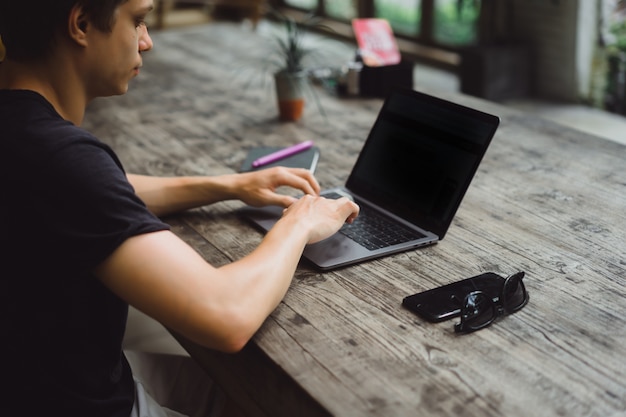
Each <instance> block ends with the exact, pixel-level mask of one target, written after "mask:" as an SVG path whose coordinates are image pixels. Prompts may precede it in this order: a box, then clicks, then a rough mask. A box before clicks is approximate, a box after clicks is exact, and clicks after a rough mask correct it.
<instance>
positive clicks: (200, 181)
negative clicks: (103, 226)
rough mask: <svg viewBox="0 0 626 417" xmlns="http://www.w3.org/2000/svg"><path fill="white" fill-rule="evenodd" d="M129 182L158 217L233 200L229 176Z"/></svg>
mask: <svg viewBox="0 0 626 417" xmlns="http://www.w3.org/2000/svg"><path fill="white" fill-rule="evenodd" d="M128 180H129V182H130V183H131V184H132V186H133V187H134V188H135V192H136V193H137V195H138V196H139V198H141V199H142V200H143V202H144V203H145V204H146V206H147V207H148V209H149V210H150V211H152V212H153V213H154V214H155V215H157V216H164V215H167V214H171V213H175V212H179V211H183V210H187V209H191V208H195V207H200V206H204V205H208V204H212V203H215V202H217V201H222V200H226V199H231V198H233V196H232V194H231V192H230V191H229V190H230V189H231V187H230V186H229V176H223V177H151V176H145V175H135V174H128Z"/></svg>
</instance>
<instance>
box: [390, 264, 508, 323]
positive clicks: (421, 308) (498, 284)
mask: <svg viewBox="0 0 626 417" xmlns="http://www.w3.org/2000/svg"><path fill="white" fill-rule="evenodd" d="M503 283H504V278H503V277H501V276H500V275H498V274H495V273H493V272H485V273H483V274H480V275H476V276H475V277H471V278H465V279H462V280H460V281H456V282H452V283H450V284H446V285H443V286H441V287H437V288H433V289H430V290H426V291H423V292H420V293H417V294H413V295H409V296H407V297H405V298H404V299H403V300H402V305H403V306H404V307H405V308H407V309H409V310H411V311H412V312H414V313H416V314H417V315H418V316H420V317H422V318H424V319H426V320H428V321H430V322H433V323H436V322H440V321H444V320H448V319H451V318H453V317H457V316H458V315H460V314H461V304H462V303H463V300H464V299H465V296H466V295H467V294H469V293H470V292H472V291H484V292H486V293H487V294H488V295H490V296H491V298H492V299H496V298H498V297H499V296H500V291H501V290H502V285H503Z"/></svg>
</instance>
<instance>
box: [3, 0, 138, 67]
mask: <svg viewBox="0 0 626 417" xmlns="http://www.w3.org/2000/svg"><path fill="white" fill-rule="evenodd" d="M127 1H128V0H0V37H2V43H3V44H4V46H5V48H6V58H7V59H14V60H18V61H27V60H37V59H41V58H43V57H45V56H46V54H47V53H48V52H49V51H50V49H51V48H52V46H53V45H54V41H55V39H56V37H57V36H59V35H60V34H62V33H63V31H65V30H66V27H67V19H68V17H69V13H70V10H71V9H72V7H73V6H74V5H75V4H79V5H81V6H82V8H83V11H84V12H85V15H86V16H87V19H89V21H90V22H91V23H92V24H93V25H94V26H95V27H96V28H98V29H99V30H102V31H106V32H108V31H110V30H111V28H112V25H113V23H114V22H115V10H116V9H117V7H118V6H119V5H120V4H122V3H125V2H127Z"/></svg>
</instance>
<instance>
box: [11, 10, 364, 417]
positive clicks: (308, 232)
mask: <svg viewBox="0 0 626 417" xmlns="http://www.w3.org/2000/svg"><path fill="white" fill-rule="evenodd" d="M152 8H153V3H152V0H54V1H50V0H20V1H16V0H0V36H1V37H2V40H3V43H4V46H5V48H6V57H5V60H4V61H3V62H2V63H1V64H0V173H1V175H2V178H3V187H2V191H3V192H2V195H3V196H2V203H0V214H1V217H2V219H3V220H4V227H3V231H2V233H1V234H0V245H1V247H2V248H3V249H2V252H0V253H1V255H0V260H1V261H2V264H1V268H2V272H1V275H0V286H1V289H0V313H1V317H2V318H1V319H0V320H1V322H0V324H1V327H0V328H1V329H2V331H3V337H2V339H3V341H2V343H1V344H0V345H1V346H2V348H0V361H1V365H0V369H1V374H2V379H3V384H2V385H3V388H2V389H1V390H0V415H2V416H36V415H60V416H129V415H131V411H132V413H133V415H150V414H149V412H150V411H146V410H142V409H141V408H142V407H143V404H144V402H143V400H141V399H138V395H139V394H138V392H139V391H137V390H138V388H136V387H135V383H134V382H133V377H132V373H131V370H130V367H129V365H128V362H127V361H126V358H125V357H124V354H123V353H122V351H121V340H122V336H123V333H124V326H125V320H126V314H127V310H128V304H131V305H133V306H135V307H137V308H138V309H139V310H141V311H143V312H145V313H147V314H149V315H150V316H152V317H153V318H155V319H157V320H158V321H160V322H161V323H163V324H164V325H165V326H167V327H169V328H171V329H174V330H175V331H177V332H179V333H181V334H183V335H184V336H186V337H187V338H189V339H192V340H194V341H196V342H198V343H200V344H203V345H205V346H207V347H210V348H214V349H218V350H222V351H225V352H236V351H238V350H240V349H241V348H242V347H243V346H244V345H245V344H246V343H247V341H248V340H249V339H250V338H251V337H252V335H253V334H254V333H255V332H256V330H257V329H258V328H259V327H260V325H261V324H262V323H263V321H264V320H265V319H266V318H267V316H268V315H269V314H270V313H271V312H272V310H273V309H274V308H275V307H276V306H277V305H278V303H279V302H280V300H281V299H282V297H283V296H284V294H285V292H286V291H287V289H288V286H289V284H290V281H291V278H292V276H293V273H294V271H295V268H296V266H297V263H298V260H299V258H300V255H301V252H302V250H303V248H304V246H305V245H306V244H307V243H313V242H316V241H319V240H321V239H324V238H326V237H328V236H330V235H331V234H333V233H334V232H335V231H337V230H338V229H339V228H340V227H341V225H342V224H343V223H344V222H345V221H348V222H350V221H352V219H353V218H354V217H355V216H356V215H357V213H358V207H357V206H356V205H355V204H354V203H352V202H350V201H348V200H347V199H342V200H337V201H333V200H326V199H323V198H321V197H319V196H317V194H318V192H319V185H318V184H317V182H316V181H315V179H314V178H313V177H312V175H311V174H310V173H309V172H308V171H306V170H297V169H272V170H264V171H261V172H258V173H252V174H235V175H225V176H219V177H187V178H154V177H147V176H139V175H131V174H128V175H126V174H125V173H124V171H123V168H122V167H121V165H120V163H119V161H118V159H117V158H116V156H115V154H114V153H113V151H112V150H111V149H110V148H109V147H107V146H106V145H104V144H102V143H101V142H99V141H98V140H97V139H96V138H95V137H93V136H92V135H91V134H89V133H88V132H86V131H84V130H82V129H81V128H79V127H78V126H79V125H80V124H81V121H82V119H83V116H84V111H85V107H86V105H87V104H88V103H89V102H90V100H92V99H94V98H95V97H100V96H109V95H115V94H123V93H124V92H126V91H127V89H128V83H129V81H130V80H131V79H132V78H133V77H135V76H137V75H138V74H139V69H140V67H141V65H142V53H143V52H147V51H149V50H150V49H151V48H152V40H151V39H150V37H149V35H148V31H147V28H146V26H145V23H144V19H145V17H146V15H147V14H148V12H149V11H150V10H151V9H152ZM285 185H286V186H291V187H294V188H296V189H299V190H301V191H302V192H303V193H304V194H305V195H304V197H302V198H300V199H298V200H296V199H294V198H292V197H289V196H284V195H279V194H277V193H276V192H275V191H274V190H275V189H276V188H277V187H279V186H285ZM227 199H241V200H243V201H244V202H246V203H248V204H251V205H257V206H258V205H267V204H278V205H282V206H284V207H286V210H285V214H284V215H283V218H282V219H281V220H280V221H279V222H278V223H277V224H276V226H275V227H274V228H273V229H272V230H271V231H270V232H269V233H268V234H267V235H266V237H265V238H264V240H263V241H262V243H261V244H260V245H259V247H258V248H256V249H255V250H254V251H253V252H252V253H250V254H249V255H248V256H246V257H244V258H243V259H241V260H238V261H236V262H233V263H231V264H229V265H226V266H223V267H221V268H215V267H213V266H211V265H209V264H207V263H206V262H205V261H204V260H203V259H202V258H201V257H200V256H199V255H198V254H197V253H196V252H195V251H194V250H193V249H192V248H190V247H189V246H187V245H186V244H185V243H184V242H182V241H181V240H180V239H178V238H177V237H176V235H174V234H173V233H171V232H170V231H169V228H168V226H167V225H166V224H164V223H162V222H161V221H160V220H159V219H158V218H157V217H156V216H160V215H165V214H168V213H172V212H176V211H180V210H185V209H189V208H192V207H197V206H201V205H205V204H211V203H214V202H216V201H220V200H227ZM142 413H143V414H142ZM146 413H148V414H146ZM159 415H161V414H159Z"/></svg>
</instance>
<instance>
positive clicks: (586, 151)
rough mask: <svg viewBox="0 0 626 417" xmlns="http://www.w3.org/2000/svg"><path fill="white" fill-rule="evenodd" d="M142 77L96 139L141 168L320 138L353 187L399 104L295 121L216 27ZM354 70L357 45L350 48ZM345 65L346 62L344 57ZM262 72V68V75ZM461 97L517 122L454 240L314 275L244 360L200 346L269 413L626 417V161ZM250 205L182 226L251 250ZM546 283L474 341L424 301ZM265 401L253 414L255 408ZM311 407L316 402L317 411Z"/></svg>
mask: <svg viewBox="0 0 626 417" xmlns="http://www.w3.org/2000/svg"><path fill="white" fill-rule="evenodd" d="M153 38H154V41H155V48H154V50H153V51H151V52H149V53H147V54H146V55H145V66H144V68H143V72H142V75H141V76H140V77H139V78H138V79H137V80H135V81H134V82H133V85H132V86H131V91H130V92H129V93H128V94H127V95H125V96H123V97H116V98H111V99H104V100H98V101H96V102H94V103H93V104H92V105H91V106H90V109H89V112H88V116H87V119H86V122H85V126H86V127H87V128H88V129H89V130H91V131H93V132H95V133H96V134H97V135H98V136H99V137H100V138H101V139H102V140H104V141H105V142H107V143H110V144H111V145H112V146H113V147H114V148H115V150H116V151H117V152H118V154H119V156H120V158H121V159H122V161H123V163H124V164H125V166H126V168H127V169H128V171H131V172H139V173H147V174H155V175H183V174H188V175H201V174H212V175H213V174H215V175H217V174H222V173H230V172H233V171H237V170H238V168H239V166H240V164H241V162H242V161H243V160H244V158H245V154H246V151H247V149H248V148H250V147H252V146H256V145H274V146H281V145H288V144H291V143H294V142H295V141H301V140H307V139H313V140H315V141H316V144H318V145H319V146H320V147H321V149H322V157H321V160H320V163H319V165H318V171H317V176H318V179H319V181H320V182H321V184H322V185H323V186H325V187H329V186H334V185H339V184H341V183H343V182H344V181H345V179H346V178H347V175H348V173H349V170H350V168H351V166H352V164H353V163H354V161H355V160H356V157H357V155H358V152H359V150H360V149H361V146H362V144H363V142H364V139H365V137H366V135H367V132H368V131H369V128H370V127H371V125H372V123H373V121H374V118H375V116H376V113H377V112H378V109H379V108H380V106H381V104H382V101H381V100H378V99H367V100H355V99H349V100H348V99H340V98H337V97H334V96H332V95H331V94H329V93H327V92H325V91H323V90H321V89H319V90H318V95H319V99H320V100H321V102H322V104H323V106H324V108H325V110H326V114H327V116H326V118H324V117H323V116H322V115H320V114H319V113H318V112H317V110H316V109H315V107H314V106H312V105H311V104H309V105H308V107H307V110H306V113H305V116H304V119H303V120H302V121H301V122H298V123H292V124H284V123H279V122H278V120H277V111H276V107H275V105H274V96H273V92H272V91H271V88H270V87H268V86H267V85H265V84H264V83H263V82H257V81H255V80H251V78H255V77H258V78H263V77H261V76H260V75H255V74H256V73H255V71H261V70H260V69H259V68H260V67H261V66H262V65H261V63H262V62H263V57H264V56H265V52H264V51H265V49H264V45H265V43H266V42H267V40H265V38H263V26H261V27H260V34H258V33H255V32H251V31H246V30H244V29H241V28H240V27H237V26H233V25H223V24H212V25H209V26H201V27H196V28H191V29H185V30H176V31H169V32H162V33H156V34H154V35H153ZM328 49H329V54H330V53H335V54H336V55H335V56H336V57H338V58H336V59H337V61H336V62H335V63H337V62H343V61H342V60H346V59H349V57H350V56H351V53H352V49H351V48H350V47H349V46H345V45H335V44H333V45H332V48H331V47H329V48H328ZM342 54H345V55H342ZM261 72H262V71H261ZM442 96H443V97H444V98H448V99H450V100H453V101H457V102H461V103H463V104H467V105H470V106H472V107H477V108H480V109H482V110H484V111H487V112H490V113H494V114H497V115H499V116H500V117H501V119H502V123H501V127H500V128H499V130H498V132H497V134H496V137H495V138H494V140H493V143H492V145H491V146H490V149H489V151H488V152H487V154H486V156H485V158H484V160H483V162H482V164H481V167H480V168H479V171H478V173H477V175H476V177H475V178H474V181H473V182H472V185H471V187H470V189H469V191H468V193H467V195H466V197H465V199H464V201H463V204H462V205H461V208H460V209H459V211H458V213H457V216H456V218H455V220H454V222H453V225H452V226H451V228H450V230H449V232H448V234H447V235H446V237H445V239H444V240H443V241H442V242H440V243H438V244H436V245H434V246H431V247H427V248H423V249H420V250H416V251H411V252H406V253H402V254H398V255H395V256H391V257H388V258H384V259H379V260H375V261H371V262H367V263H363V264H361V265H356V266H352V267H348V268H344V269H341V270H338V271H333V272H326V273H320V272H317V271H315V270H313V269H311V267H310V266H308V265H307V264H305V263H302V264H301V265H300V267H299V269H298V271H297V273H296V275H295V277H294V280H293V283H292V285H291V289H290V291H289V292H288V294H287V296H286V298H285V299H284V301H283V303H281V305H280V306H279V307H278V308H277V309H276V311H275V312H274V313H273V314H272V316H271V317H270V318H269V319H268V320H267V321H266V323H265V324H264V325H263V327H262V328H261V329H260V331H259V332H258V334H257V335H256V336H255V338H254V340H253V341H252V342H251V345H250V346H249V347H248V348H246V349H245V350H244V351H243V352H242V353H240V354H238V355H232V356H231V355H227V357H225V356H224V355H221V354H218V353H216V352H211V351H209V350H206V349H203V348H200V347H198V346H195V345H193V344H190V343H189V342H188V341H185V340H184V339H181V342H182V343H183V345H185V346H186V347H187V348H188V349H189V350H190V352H192V355H193V356H194V357H196V358H198V360H200V362H202V363H204V364H205V366H207V369H208V370H209V371H210V372H211V373H212V374H213V375H214V376H215V378H216V379H217V380H218V381H219V382H220V383H221V384H222V385H223V386H224V388H225V390H227V391H228V392H230V393H231V394H233V395H235V396H237V397H238V398H240V399H241V400H242V401H243V403H242V404H244V407H245V408H246V409H247V410H248V411H249V412H250V413H251V415H271V416H281V415H305V414H304V411H303V407H304V408H306V410H307V414H306V415H335V416H434V417H437V416H442V417H443V416H476V417H478V416H481V417H482V416H598V417H600V416H602V417H604V416H609V417H617V416H621V415H626V256H625V255H626V250H625V249H626V244H625V242H626V226H625V224H626V214H625V210H624V208H625V207H626V169H625V164H624V161H625V159H626V147H624V146H622V145H619V144H615V143H612V142H607V141H603V140H601V139H598V138H594V137H592V136H589V135H586V134H583V133H580V132H576V131H573V130H570V129H567V128H564V127H562V126H557V125H555V124H553V123H551V122H548V121H544V120H541V119H538V118H536V117H535V116H530V115H526V114H523V113H519V112H516V111H513V110H510V109H506V108H504V107H501V106H499V105H497V104H494V103H488V102H485V101H482V100H479V99H474V98H470V97H465V96H460V95H455V94H443V95H442ZM240 206H241V203H239V202H225V203H220V204H216V205H214V206H211V207H206V208H202V209H198V210H193V211H190V212H188V213H184V214H182V215H180V216H176V217H173V218H171V219H169V220H171V222H172V224H173V226H174V228H173V230H174V231H175V232H176V233H178V234H179V235H180V236H181V237H182V238H183V239H185V240H186V241H187V242H188V243H190V244H191V245H192V246H194V247H195V248H196V249H197V250H198V251H199V252H200V253H201V254H202V256H204V257H205V259H207V261H209V262H211V263H213V264H216V265H221V264H224V263H227V262H230V261H233V260H236V259H239V258H241V257H243V256H245V255H246V254H247V253H249V252H250V251H251V250H252V249H253V248H254V247H255V246H256V245H257V244H258V243H259V242H260V240H261V239H262V235H261V234H260V233H258V232H257V231H256V230H254V229H253V228H252V227H250V226H249V225H248V224H246V223H245V222H244V221H243V220H242V219H240V218H239V217H238V216H237V215H236V214H235V213H234V210H235V209H236V208H237V207H240ZM517 270H524V271H526V278H525V283H526V286H527V288H528V291H529V293H530V302H529V304H528V306H527V307H526V308H524V309H523V310H521V311H520V312H518V313H516V314H514V315H511V316H508V317H505V318H502V319H501V320H498V321H497V322H496V323H495V324H494V325H492V326H491V327H489V328H487V329H485V330H482V331H480V332H476V333H473V334H470V335H464V336H458V335H456V334H455V333H454V331H453V322H444V323H439V324H431V323H427V322H425V321H423V320H421V319H419V318H417V317H416V316H414V315H412V314H411V313H410V312H408V311H406V310H404V309H403V308H402V307H401V305H400V303H401V300H402V298H403V297H404V296H406V295H408V294H411V293H414V292H418V291H422V290H425V289H428V288H432V287H435V286H438V285H442V284H446V283H449V282H451V281H455V280H458V279H461V278H464V277H468V276H471V275H476V274H478V273H481V272H484V271H494V272H497V273H500V274H502V275H506V274H509V273H512V272H515V271H517ZM246 404H247V405H246ZM303 404H304V406H303Z"/></svg>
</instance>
